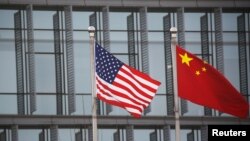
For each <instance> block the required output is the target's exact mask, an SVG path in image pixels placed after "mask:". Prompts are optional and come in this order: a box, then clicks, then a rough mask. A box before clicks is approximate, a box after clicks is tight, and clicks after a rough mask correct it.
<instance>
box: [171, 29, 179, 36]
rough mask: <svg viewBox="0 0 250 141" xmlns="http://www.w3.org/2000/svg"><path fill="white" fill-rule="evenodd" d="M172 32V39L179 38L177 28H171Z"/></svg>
mask: <svg viewBox="0 0 250 141" xmlns="http://www.w3.org/2000/svg"><path fill="white" fill-rule="evenodd" d="M170 32H171V34H172V37H177V36H176V34H177V28H176V27H171V28H170Z"/></svg>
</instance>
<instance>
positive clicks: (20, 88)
mask: <svg viewBox="0 0 250 141" xmlns="http://www.w3.org/2000/svg"><path fill="white" fill-rule="evenodd" d="M14 23H15V48H16V74H17V111H18V114H19V115H24V114H25V104H24V74H23V46H22V22H21V11H18V12H16V13H15V14H14Z"/></svg>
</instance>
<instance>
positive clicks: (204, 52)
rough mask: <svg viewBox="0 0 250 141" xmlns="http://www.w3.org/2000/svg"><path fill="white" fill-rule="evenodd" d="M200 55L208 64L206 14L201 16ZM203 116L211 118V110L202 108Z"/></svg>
mask: <svg viewBox="0 0 250 141" xmlns="http://www.w3.org/2000/svg"><path fill="white" fill-rule="evenodd" d="M200 22H201V23H200V25H201V54H202V59H203V60H205V61H206V62H208V63H209V39H208V17H207V14H205V15H203V16H201V18H200ZM204 115H206V116H208V115H209V116H212V109H210V108H207V107H204Z"/></svg>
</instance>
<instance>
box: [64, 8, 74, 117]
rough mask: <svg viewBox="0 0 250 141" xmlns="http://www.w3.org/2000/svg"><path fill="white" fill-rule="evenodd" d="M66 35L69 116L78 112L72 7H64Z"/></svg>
mask: <svg viewBox="0 0 250 141" xmlns="http://www.w3.org/2000/svg"><path fill="white" fill-rule="evenodd" d="M64 16H65V35H66V61H67V86H68V108H69V111H68V112H69V114H72V113H73V112H75V111H76V105H75V76H74V75H75V73H74V49H73V28H72V6H65V7H64Z"/></svg>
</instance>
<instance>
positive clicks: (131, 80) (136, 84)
mask: <svg viewBox="0 0 250 141" xmlns="http://www.w3.org/2000/svg"><path fill="white" fill-rule="evenodd" d="M118 74H120V75H121V76H123V77H124V78H126V79H128V80H129V81H130V82H132V83H133V84H134V85H135V86H136V87H137V88H138V89H140V90H142V91H143V92H144V93H145V94H148V95H150V96H154V95H155V93H153V92H151V91H149V90H148V89H146V88H144V87H142V86H141V85H140V84H139V83H138V82H136V81H135V80H134V79H132V78H131V77H130V76H128V75H127V74H125V73H124V72H122V71H119V72H118Z"/></svg>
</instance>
